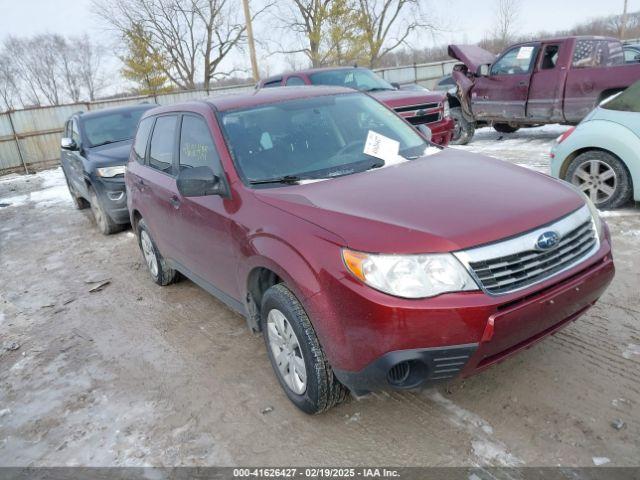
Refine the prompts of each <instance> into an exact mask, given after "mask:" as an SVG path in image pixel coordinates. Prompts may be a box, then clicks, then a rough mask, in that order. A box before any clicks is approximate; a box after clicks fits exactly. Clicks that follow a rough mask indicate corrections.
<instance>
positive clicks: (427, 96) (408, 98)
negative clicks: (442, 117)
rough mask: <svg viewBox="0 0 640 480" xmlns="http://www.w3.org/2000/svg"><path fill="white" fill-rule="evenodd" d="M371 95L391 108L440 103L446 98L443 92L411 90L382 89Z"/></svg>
mask: <svg viewBox="0 0 640 480" xmlns="http://www.w3.org/2000/svg"><path fill="white" fill-rule="evenodd" d="M370 95H371V96H372V97H373V98H375V99H377V100H380V101H381V102H382V103H384V104H385V105H387V106H389V107H391V108H399V107H406V106H413V105H420V104H424V103H440V102H442V101H444V99H445V98H446V94H445V93H443V92H419V91H411V90H380V91H377V92H371V93H370Z"/></svg>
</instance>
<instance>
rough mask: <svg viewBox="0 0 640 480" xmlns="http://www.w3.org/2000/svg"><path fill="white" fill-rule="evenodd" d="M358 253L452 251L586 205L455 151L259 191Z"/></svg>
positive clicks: (517, 171) (541, 178)
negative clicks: (328, 232)
mask: <svg viewBox="0 0 640 480" xmlns="http://www.w3.org/2000/svg"><path fill="white" fill-rule="evenodd" d="M255 194H256V196H257V197H258V198H259V199H260V200H262V201H263V202H266V203H268V204H270V205H272V206H274V207H277V208H279V209H281V210H284V211H286V212H289V213H291V214H293V215H296V216H298V217H300V218H301V219H304V220H307V221H309V222H312V223H314V224H316V225H318V226H320V227H322V228H324V229H326V230H328V231H330V232H332V233H334V234H336V235H338V236H340V237H341V238H342V239H343V241H344V243H345V246H347V247H349V248H352V249H354V250H361V251H366V252H380V253H429V252H450V251H456V250H461V249H466V248H469V247H473V246H477V245H481V244H485V243H491V242H494V241H497V240H501V239H504V238H507V237H511V236H513V235H517V234H519V233H523V232H526V231H529V230H532V229H535V228H537V227H540V226H542V225H545V224H548V223H551V222H553V221H554V220H557V219H558V218H560V217H562V216H564V215H567V214H568V213H570V212H572V211H574V210H576V209H578V208H580V207H581V206H582V205H584V201H583V200H582V198H581V197H580V196H579V195H578V194H576V193H575V192H574V191H573V190H572V189H571V188H569V187H567V186H564V185H563V184H562V183H561V182H560V181H559V180H555V179H553V178H551V177H548V176H546V175H543V174H541V173H537V172H534V171H532V170H528V169H525V168H524V167H518V166H515V165H512V164H510V163H507V162H504V161H501V160H496V159H493V158H489V157H484V156H481V155H476V154H472V153H467V152H463V151H460V150H455V149H445V150H442V151H441V152H440V153H437V154H434V155H431V156H428V157H424V158H421V159H419V160H414V161H409V162H405V163H401V164H398V165H395V166H390V167H387V168H383V169H378V170H370V171H367V172H362V173H357V174H354V175H348V176H344V177H338V178H334V179H331V180H325V181H321V182H316V183H310V184H306V185H293V186H287V187H280V188H272V189H263V190H256V191H255Z"/></svg>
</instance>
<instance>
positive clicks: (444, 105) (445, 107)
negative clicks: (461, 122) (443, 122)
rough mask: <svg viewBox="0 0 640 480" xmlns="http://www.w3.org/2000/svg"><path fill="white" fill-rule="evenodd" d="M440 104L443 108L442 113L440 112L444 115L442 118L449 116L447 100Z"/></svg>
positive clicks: (449, 109) (449, 110)
mask: <svg viewBox="0 0 640 480" xmlns="http://www.w3.org/2000/svg"><path fill="white" fill-rule="evenodd" d="M442 106H443V108H444V113H443V114H442V115H443V116H444V118H447V117H450V116H451V108H450V107H449V100H445V101H444V102H443V103H442Z"/></svg>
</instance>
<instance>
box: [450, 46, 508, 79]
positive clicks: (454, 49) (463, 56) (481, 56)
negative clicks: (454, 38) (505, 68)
mask: <svg viewBox="0 0 640 480" xmlns="http://www.w3.org/2000/svg"><path fill="white" fill-rule="evenodd" d="M448 52H449V56H450V57H453V58H455V59H456V60H460V61H461V62H462V63H464V64H465V65H466V66H467V67H468V68H469V70H470V71H471V72H473V73H475V72H477V71H478V67H479V66H480V65H486V64H488V63H493V62H494V61H495V59H496V56H495V55H494V54H493V53H491V52H488V51H486V50H485V49H484V48H480V47H478V46H477V45H449V50H448Z"/></svg>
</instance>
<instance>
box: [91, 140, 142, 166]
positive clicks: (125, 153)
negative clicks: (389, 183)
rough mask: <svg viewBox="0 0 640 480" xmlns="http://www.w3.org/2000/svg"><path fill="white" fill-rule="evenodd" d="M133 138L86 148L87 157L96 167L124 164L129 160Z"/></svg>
mask: <svg viewBox="0 0 640 480" xmlns="http://www.w3.org/2000/svg"><path fill="white" fill-rule="evenodd" d="M132 144H133V140H124V141H122V142H117V143H111V144H109V145H103V146H101V147H92V148H89V149H87V157H88V158H89V160H91V161H92V162H94V163H95V166H96V167H112V166H116V165H124V164H126V163H127V161H128V160H129V153H130V152H131V145H132Z"/></svg>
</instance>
